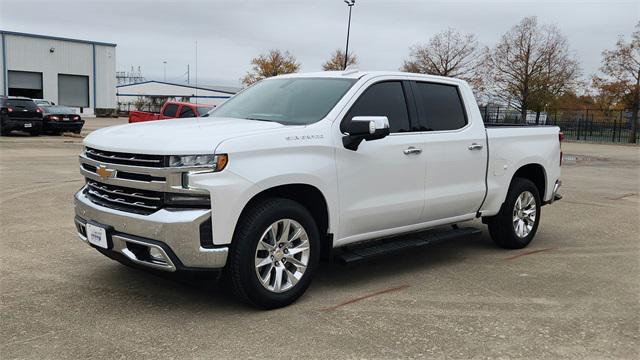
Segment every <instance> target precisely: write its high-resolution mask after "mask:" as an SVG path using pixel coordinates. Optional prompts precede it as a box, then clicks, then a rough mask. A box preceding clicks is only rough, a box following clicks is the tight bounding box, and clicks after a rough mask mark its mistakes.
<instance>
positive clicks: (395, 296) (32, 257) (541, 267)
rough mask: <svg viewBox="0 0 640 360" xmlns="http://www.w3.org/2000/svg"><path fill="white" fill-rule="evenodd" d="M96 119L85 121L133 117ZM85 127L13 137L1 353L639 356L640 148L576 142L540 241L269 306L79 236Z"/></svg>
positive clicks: (1, 179) (2, 195) (320, 284)
mask: <svg viewBox="0 0 640 360" xmlns="http://www.w3.org/2000/svg"><path fill="white" fill-rule="evenodd" d="M122 121H123V120H122V119H106V120H105V119H98V120H92V119H90V120H88V121H87V122H88V124H87V128H86V131H84V132H83V135H86V132H87V131H90V130H92V129H95V128H98V127H101V126H105V125H108V124H115V123H119V122H122ZM81 140H82V139H81V138H78V137H67V136H61V137H59V136H40V137H37V138H33V137H29V136H26V135H25V136H23V135H13V136H8V137H2V138H0V224H1V227H0V267H1V270H2V271H1V275H0V317H1V321H0V358H2V359H12V358H30V359H43V358H56V359H57V358H104V359H116V358H177V359H185V358H207V359H211V358H282V359H288V358H294V357H295V358H300V357H305V358H324V359H331V358H405V357H406V358H409V357H412V358H423V357H438V358H442V357H450V358H487V357H503V358H514V357H524V358H535V359H540V358H575V359H583V358H629V359H637V358H639V356H640V355H639V351H640V350H639V349H640V329H639V324H640V246H639V243H640V236H639V234H640V195H639V192H640V148H639V147H633V146H611V145H594V144H578V143H565V145H564V153H565V155H568V156H567V158H566V161H565V165H564V166H563V176H562V177H563V181H564V186H563V194H564V199H563V200H562V201H560V202H558V203H556V204H554V205H552V206H548V207H544V208H543V209H542V223H541V226H540V229H539V230H538V234H537V237H536V239H535V240H534V242H533V243H532V244H531V245H530V247H529V248H527V249H524V250H515V251H506V250H502V249H499V248H497V247H496V246H494V245H493V243H492V242H491V240H490V238H489V236H488V232H487V230H486V228H485V227H484V226H483V225H482V224H480V223H479V222H477V223H474V224H473V225H475V226H478V227H480V228H481V229H482V230H483V233H482V235H479V236H474V237H470V238H461V239H458V240H455V241H451V242H448V243H443V244H438V245H433V246H431V247H428V248H427V249H425V250H423V251H420V252H414V253H409V254H403V255H401V256H393V257H389V258H385V259H382V260H377V261H373V262H368V263H363V264H357V265H354V266H351V267H346V268H345V267H342V266H340V265H335V264H330V263H325V264H323V265H322V267H321V269H320V272H319V275H318V277H317V278H316V279H315V281H314V282H313V284H312V285H311V287H310V288H309V290H308V291H307V293H306V294H305V295H304V296H303V297H302V298H301V299H300V300H299V301H298V302H297V303H295V304H294V305H292V306H289V307H287V308H284V309H279V310H274V311H268V312H263V311H257V310H254V309H251V308H248V307H245V306H243V305H240V304H238V303H236V301H235V300H234V298H233V297H231V296H230V295H229V294H227V293H226V292H225V291H224V290H223V289H222V288H221V287H220V286H219V285H218V284H217V283H216V282H215V281H213V280H212V279H211V278H210V277H208V276H206V275H204V274H196V275H190V276H186V275H184V276H173V275H170V276H167V275H158V274H156V273H151V272H146V271H140V270H135V269H130V268H127V267H125V266H123V265H120V264H119V263H117V262H115V261H112V260H110V259H108V258H106V257H104V256H102V255H100V254H99V253H98V252H97V251H95V250H93V249H91V248H90V247H88V246H87V245H85V244H83V243H82V242H81V241H79V240H78V239H77V238H76V234H75V229H74V226H73V201H72V196H73V193H74V192H75V191H76V190H77V189H78V188H79V187H80V186H81V185H82V183H83V180H82V178H81V177H80V175H79V172H78V165H77V158H76V156H77V154H78V153H79V151H80V143H81Z"/></svg>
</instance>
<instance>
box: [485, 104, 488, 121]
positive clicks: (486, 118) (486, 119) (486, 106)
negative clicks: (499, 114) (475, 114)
mask: <svg viewBox="0 0 640 360" xmlns="http://www.w3.org/2000/svg"><path fill="white" fill-rule="evenodd" d="M488 108H489V106H488V105H485V106H484V121H489V118H488V117H487V109H488Z"/></svg>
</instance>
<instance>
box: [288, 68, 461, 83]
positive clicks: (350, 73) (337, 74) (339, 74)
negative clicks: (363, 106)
mask: <svg viewBox="0 0 640 360" xmlns="http://www.w3.org/2000/svg"><path fill="white" fill-rule="evenodd" d="M364 76H371V77H375V76H398V77H401V76H411V77H420V78H424V79H425V80H431V81H438V80H447V81H457V82H464V80H460V79H456V78H452V77H446V76H437V75H427V74H417V73H409V72H402V71H361V70H355V69H353V70H351V69H347V70H345V71H318V72H307V73H293V74H286V75H279V76H277V77H278V78H299V77H315V78H318V77H324V78H346V79H360V78H362V77H364Z"/></svg>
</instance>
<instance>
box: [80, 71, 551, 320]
mask: <svg viewBox="0 0 640 360" xmlns="http://www.w3.org/2000/svg"><path fill="white" fill-rule="evenodd" d="M561 140H562V135H561V134H560V130H559V128H558V127H555V126H537V127H533V126H502V127H488V128H485V125H484V123H483V121H482V117H481V114H480V112H479V111H478V106H477V105H476V102H475V99H474V96H473V93H472V91H471V88H470V87H469V85H468V84H467V83H466V82H464V81H461V80H457V79H452V78H445V77H436V76H428V75H420V74H409V73H397V72H357V71H356V72H353V71H347V72H323V73H313V74H291V75H284V76H277V77H273V78H269V79H266V80H263V81H261V82H259V83H257V84H255V85H253V86H252V87H250V88H248V89H247V90H245V91H243V92H241V93H239V94H238V95H236V96H234V97H232V98H231V99H229V100H228V101H227V102H225V103H224V104H223V105H221V106H220V107H218V108H217V109H216V110H215V111H213V112H211V113H209V116H208V117H206V118H195V119H187V120H184V121H174V122H163V123H148V124H139V125H128V126H117V127H110V128H105V129H101V130H98V131H95V132H92V133H91V134H90V135H89V136H88V137H87V138H86V139H85V140H84V146H85V148H84V150H83V152H82V154H81V155H80V164H81V168H80V171H81V173H82V175H83V176H84V177H85V178H86V181H87V183H86V185H85V186H84V187H83V188H82V189H80V190H79V191H78V192H77V193H76V195H75V214H76V217H75V223H76V226H77V230H78V233H79V236H80V238H81V239H82V240H83V241H85V242H87V243H88V244H89V245H91V246H92V247H94V248H96V249H97V250H99V251H100V252H101V253H103V254H104V255H106V256H109V257H111V258H113V259H117V260H119V261H121V262H123V263H125V264H135V265H139V266H144V267H148V268H153V269H159V270H166V271H177V270H190V269H224V271H223V274H224V276H225V277H226V278H227V279H228V282H229V284H231V287H232V288H233V290H234V292H235V294H236V295H237V296H238V297H239V298H240V299H242V300H244V301H246V302H248V303H250V304H253V305H255V306H258V307H261V308H276V307H281V306H285V305H287V304H290V303H291V302H293V301H295V300H296V299H297V298H298V297H299V296H300V295H302V293H303V292H304V291H305V290H306V288H307V287H308V286H309V284H310V282H311V279H312V278H313V276H314V275H315V273H316V271H317V268H318V262H319V259H320V255H321V254H323V255H326V256H329V255H331V256H333V257H334V258H335V259H337V260H339V261H343V262H351V261H356V260H359V259H362V258H366V257H367V256H369V255H372V254H373V255H387V254H390V253H391V252H392V251H395V250H397V249H402V248H412V247H415V246H421V245H423V244H425V243H429V242H430V241H435V239H439V240H442V239H446V238H449V237H451V236H458V235H469V234H472V233H475V232H476V231H477V229H469V228H460V227H457V226H454V227H453V228H451V229H449V228H447V229H448V230H447V231H444V232H443V231H441V230H440V229H438V230H437V231H432V232H427V233H424V232H421V233H416V232H417V231H422V230H425V229H431V228H434V227H439V226H442V225H449V224H452V225H457V224H459V223H462V222H465V221H469V220H473V219H476V218H482V221H483V222H484V223H485V224H487V225H488V227H489V232H490V234H491V237H492V238H493V240H494V241H495V242H496V243H497V244H498V245H499V246H502V247H504V248H509V249H518V248H523V247H525V246H527V245H528V244H529V243H530V242H531V241H532V239H533V237H534V236H535V234H536V231H537V230H538V226H539V224H540V215H541V206H542V205H545V204H549V203H551V202H553V201H554V200H556V199H559V198H560V196H559V194H558V189H559V187H560V184H561V183H560V159H561V146H560V145H561ZM451 234H452V235H451ZM398 235H403V236H402V237H400V238H398V237H395V236H398ZM380 239H384V240H383V241H381V240H380ZM369 245H371V246H369ZM367 246H369V247H367ZM363 247H364V250H363Z"/></svg>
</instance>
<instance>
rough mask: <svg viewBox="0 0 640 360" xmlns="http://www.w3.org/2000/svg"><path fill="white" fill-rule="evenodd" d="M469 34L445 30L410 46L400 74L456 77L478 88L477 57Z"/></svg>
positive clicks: (471, 36) (478, 65)
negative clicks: (423, 42) (426, 40)
mask: <svg viewBox="0 0 640 360" xmlns="http://www.w3.org/2000/svg"><path fill="white" fill-rule="evenodd" d="M480 55H481V54H480V53H479V51H478V41H477V40H476V37H475V36H474V35H473V34H469V33H461V32H458V31H457V30H455V29H452V28H449V29H447V30H445V31H443V32H440V33H437V34H435V35H433V36H432V37H431V38H430V39H429V41H428V42H427V43H426V44H422V45H414V46H413V47H412V48H411V50H410V54H409V59H407V60H405V61H404V64H403V65H402V67H401V68H400V69H401V70H402V71H407V72H413V73H421V74H431V75H440V76H450V77H456V78H460V79H463V80H466V81H468V82H469V83H471V84H472V85H473V86H474V88H477V87H479V86H481V84H482V77H481V76H480V65H481V61H480V60H481V57H480Z"/></svg>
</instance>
